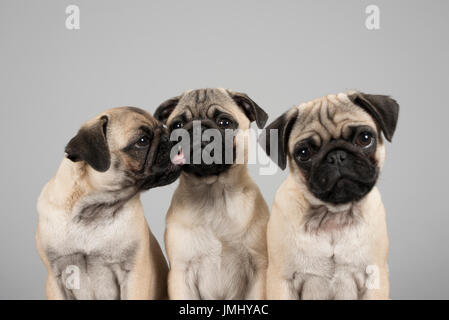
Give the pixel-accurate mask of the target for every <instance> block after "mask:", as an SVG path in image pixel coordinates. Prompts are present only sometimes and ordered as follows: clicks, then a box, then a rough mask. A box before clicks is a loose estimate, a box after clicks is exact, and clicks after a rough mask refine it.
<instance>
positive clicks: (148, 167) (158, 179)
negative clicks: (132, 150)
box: [141, 128, 181, 190]
mask: <svg viewBox="0 0 449 320" xmlns="http://www.w3.org/2000/svg"><path fill="white" fill-rule="evenodd" d="M173 146H174V143H173V142H172V141H170V138H169V135H168V132H167V130H166V129H165V128H161V130H160V131H159V132H158V134H157V135H155V137H154V141H153V143H152V146H151V148H150V150H149V152H148V154H147V158H146V162H145V165H144V172H145V178H144V179H143V181H142V186H141V189H143V190H148V189H151V188H155V187H161V186H165V185H168V184H170V183H172V182H174V181H175V180H176V179H177V178H178V177H179V175H180V173H181V167H180V166H178V165H175V164H173V163H172V161H171V159H170V151H171V149H172V148H173Z"/></svg>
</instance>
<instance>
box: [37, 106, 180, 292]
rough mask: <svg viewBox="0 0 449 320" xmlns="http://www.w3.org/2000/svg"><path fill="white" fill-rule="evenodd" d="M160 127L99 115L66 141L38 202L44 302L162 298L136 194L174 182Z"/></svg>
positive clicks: (155, 248)
mask: <svg viewBox="0 0 449 320" xmlns="http://www.w3.org/2000/svg"><path fill="white" fill-rule="evenodd" d="M171 145H172V143H171V142H170V141H169V137H168V134H167V131H166V129H165V128H163V126H162V124H160V123H159V122H158V121H156V120H155V119H154V118H153V117H152V116H151V115H150V114H149V113H147V112H145V111H143V110H141V109H138V108H133V107H122V108H115V109H110V110H107V111H105V112H103V113H101V114H100V115H98V116H97V117H95V118H94V119H92V120H90V121H88V122H87V123H86V124H84V125H83V126H82V127H81V129H80V130H79V132H78V134H77V135H76V136H75V137H74V138H73V139H72V140H70V142H69V143H68V145H67V147H66V149H65V151H66V158H65V159H64V160H63V161H62V163H61V165H60V167H59V169H58V171H57V173H56V176H55V177H54V178H53V179H51V180H50V182H49V183H48V184H47V185H46V186H45V187H44V189H43V190H42V193H41V195H40V197H39V200H38V204H37V210H38V213H39V219H38V226H37V235H36V240H37V248H38V251H39V255H40V257H41V259H42V261H43V262H44V264H45V267H46V269H47V282H46V294H47V298H48V299H163V298H164V297H166V295H167V288H166V281H167V273H168V267H167V263H166V261H165V259H164V256H163V254H162V251H161V248H160V246H159V244H158V242H157V240H156V239H155V237H154V236H153V234H152V232H151V231H150V229H149V227H148V225H147V223H146V221H145V217H144V213H143V208H142V204H141V202H140V193H141V192H142V191H145V190H148V189H150V188H154V187H158V186H163V185H167V184H169V183H172V182H173V181H175V180H176V179H177V177H178V176H179V173H180V167H179V166H177V165H174V164H172V163H171V161H170V156H169V154H170V148H171Z"/></svg>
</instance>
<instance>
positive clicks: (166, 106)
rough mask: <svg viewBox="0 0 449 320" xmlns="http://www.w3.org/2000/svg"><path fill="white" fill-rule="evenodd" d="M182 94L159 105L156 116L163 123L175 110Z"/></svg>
mask: <svg viewBox="0 0 449 320" xmlns="http://www.w3.org/2000/svg"><path fill="white" fill-rule="evenodd" d="M180 99H181V96H177V97H173V98H171V99H168V100H167V101H164V102H162V104H161V105H160V106H159V107H157V109H156V112H155V113H154V117H155V118H156V120H159V121H160V122H162V123H163V124H165V123H167V119H168V117H170V114H171V113H172V112H173V110H174V109H175V107H176V106H177V105H178V103H179V100H180Z"/></svg>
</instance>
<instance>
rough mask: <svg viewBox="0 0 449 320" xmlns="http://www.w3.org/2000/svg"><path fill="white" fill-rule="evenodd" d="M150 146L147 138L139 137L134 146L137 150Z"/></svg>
mask: <svg viewBox="0 0 449 320" xmlns="http://www.w3.org/2000/svg"><path fill="white" fill-rule="evenodd" d="M149 144H150V139H149V138H148V137H147V136H143V137H141V138H140V139H139V140H137V142H136V146H137V147H139V148H143V147H146V146H148V145H149Z"/></svg>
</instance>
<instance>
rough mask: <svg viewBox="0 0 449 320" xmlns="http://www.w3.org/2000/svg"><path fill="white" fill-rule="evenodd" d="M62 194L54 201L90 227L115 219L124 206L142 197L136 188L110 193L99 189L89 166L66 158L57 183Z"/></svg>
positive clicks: (110, 191)
mask: <svg viewBox="0 0 449 320" xmlns="http://www.w3.org/2000/svg"><path fill="white" fill-rule="evenodd" d="M53 188H55V189H56V190H57V191H58V192H54V193H53V194H57V195H60V196H59V197H57V198H55V199H54V200H55V201H56V202H57V204H59V206H63V208H64V211H65V212H67V213H69V214H70V216H71V218H72V219H73V220H74V221H75V222H80V223H84V224H89V223H91V222H93V221H97V220H99V219H105V218H113V217H114V216H115V215H116V214H117V213H118V212H119V211H120V209H121V208H122V207H123V205H124V204H125V203H126V202H127V201H129V200H130V199H132V198H133V197H135V196H136V195H137V196H138V190H136V188H134V187H128V188H124V189H112V190H107V189H104V188H98V187H95V186H94V185H93V184H92V182H91V181H90V179H89V173H88V168H87V164H85V163H84V162H71V161H70V160H68V159H64V160H63V161H62V163H61V166H60V167H59V169H58V173H57V175H56V176H55V178H54V181H53Z"/></svg>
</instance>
